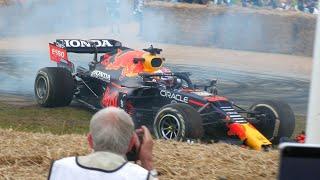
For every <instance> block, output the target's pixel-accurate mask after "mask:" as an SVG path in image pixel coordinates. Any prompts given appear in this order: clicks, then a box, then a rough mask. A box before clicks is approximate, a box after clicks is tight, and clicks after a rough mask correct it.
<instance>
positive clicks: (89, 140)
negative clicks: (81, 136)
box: [87, 133, 93, 149]
mask: <svg viewBox="0 0 320 180" xmlns="http://www.w3.org/2000/svg"><path fill="white" fill-rule="evenodd" d="M87 140H88V143H89V146H90V148H91V149H93V138H92V134H91V133H89V134H88V136H87Z"/></svg>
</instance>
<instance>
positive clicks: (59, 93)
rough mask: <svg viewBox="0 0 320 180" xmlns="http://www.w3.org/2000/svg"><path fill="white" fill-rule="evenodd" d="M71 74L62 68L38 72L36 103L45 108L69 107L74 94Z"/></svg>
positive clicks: (47, 68)
mask: <svg viewBox="0 0 320 180" xmlns="http://www.w3.org/2000/svg"><path fill="white" fill-rule="evenodd" d="M74 84H75V83H74V79H73V77H72V75H71V72H70V71H68V70H67V69H65V68H61V67H46V68H42V69H40V70H39V71H38V73H37V76H36V80H35V83H34V93H35V97H36V101H37V103H38V104H39V105H40V106H43V107H62V106H68V105H69V104H70V103H71V101H72V99H73V93H74Z"/></svg>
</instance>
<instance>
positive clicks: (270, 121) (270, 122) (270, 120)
mask: <svg viewBox="0 0 320 180" xmlns="http://www.w3.org/2000/svg"><path fill="white" fill-rule="evenodd" d="M254 111H258V112H260V113H262V114H265V115H266V118H265V121H262V124H261V125H260V126H262V127H268V128H269V129H271V130H272V132H273V133H274V129H275V121H276V120H277V119H278V118H279V117H278V114H277V113H276V112H275V110H274V109H273V108H272V107H268V106H264V105H260V106H259V105H258V106H257V107H256V108H255V109H254ZM261 130H262V131H266V129H261ZM272 132H271V131H269V132H268V133H267V132H264V134H265V135H266V136H267V138H269V140H270V138H273V136H274V134H273V133H272Z"/></svg>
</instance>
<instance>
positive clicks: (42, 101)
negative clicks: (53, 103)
mask: <svg viewBox="0 0 320 180" xmlns="http://www.w3.org/2000/svg"><path fill="white" fill-rule="evenodd" d="M40 78H43V79H44V80H45V83H46V85H47V93H46V97H45V98H40V97H39V96H38V92H37V88H38V81H39V79H40ZM50 84H51V83H50V78H49V76H48V74H47V73H46V72H45V71H42V70H40V71H39V72H38V74H37V77H36V81H35V88H34V89H35V95H36V99H37V101H38V103H39V104H45V103H46V102H47V101H48V100H49V98H50V93H52V92H51V85H50Z"/></svg>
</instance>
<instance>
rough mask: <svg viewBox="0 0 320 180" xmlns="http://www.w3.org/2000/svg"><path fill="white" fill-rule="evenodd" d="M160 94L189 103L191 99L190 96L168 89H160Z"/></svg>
mask: <svg viewBox="0 0 320 180" xmlns="http://www.w3.org/2000/svg"><path fill="white" fill-rule="evenodd" d="M160 95H161V96H162V97H166V98H169V99H173V100H175V101H177V102H183V103H188V101H189V97H186V96H182V95H180V94H175V93H173V92H170V91H167V90H161V91H160Z"/></svg>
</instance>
